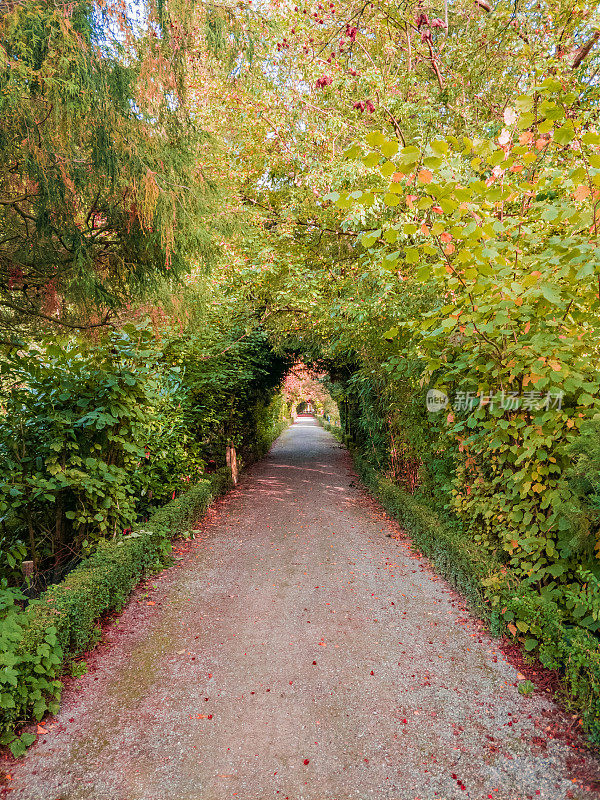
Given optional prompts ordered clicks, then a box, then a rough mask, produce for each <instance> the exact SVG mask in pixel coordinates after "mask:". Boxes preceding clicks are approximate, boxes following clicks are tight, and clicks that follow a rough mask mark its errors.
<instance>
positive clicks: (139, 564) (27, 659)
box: [0, 469, 232, 755]
mask: <svg viewBox="0 0 600 800" xmlns="http://www.w3.org/2000/svg"><path fill="white" fill-rule="evenodd" d="M231 485H232V484H231V475H230V473H229V471H228V470H227V469H221V470H219V471H218V472H217V473H215V474H214V475H212V476H211V478H210V479H209V480H202V481H200V482H199V483H198V484H197V485H196V486H194V487H193V488H191V489H190V490H189V491H188V492H186V493H185V494H183V495H181V497H178V498H177V499H176V500H173V501H172V502H171V503H168V504H167V505H166V506H164V507H163V508H161V509H159V510H158V511H157V512H156V513H155V514H154V515H153V516H152V517H151V518H150V520H149V521H148V522H147V523H146V524H145V525H144V527H143V528H141V527H140V528H137V529H136V530H134V531H133V532H132V533H130V534H129V535H126V536H118V537H116V538H115V539H112V540H108V541H102V542H100V543H99V545H98V549H97V550H96V551H95V552H94V554H93V555H92V556H90V558H88V559H86V560H85V561H84V562H82V563H81V564H80V565H79V566H78V567H77V568H76V569H74V570H73V571H72V572H70V573H69V575H68V576H67V577H66V579H65V580H64V581H62V582H61V583H59V584H57V585H56V586H52V587H51V588H50V589H48V590H47V591H46V592H45V593H44V594H43V595H42V596H41V597H40V599H39V600H36V601H34V602H32V603H30V605H29V606H28V607H27V609H26V610H25V611H21V610H20V609H19V607H18V606H17V605H15V604H14V603H13V604H12V605H9V606H8V608H7V609H5V613H4V615H3V616H2V618H1V619H0V709H1V711H2V717H1V718H0V734H1V735H0V743H2V744H8V745H9V746H10V747H11V749H12V751H13V753H14V754H15V755H20V754H21V753H22V752H24V750H25V748H26V746H27V745H28V744H30V743H31V741H30V737H29V735H27V734H26V735H25V739H23V736H21V737H17V736H16V734H15V732H14V729H15V727H16V726H18V725H19V724H21V723H23V722H25V721H27V720H29V719H31V718H34V719H37V720H40V719H42V717H43V716H44V714H46V713H47V712H48V711H50V712H51V713H54V712H55V711H56V710H57V709H58V701H59V699H60V692H61V683H60V680H59V676H60V674H61V672H62V671H63V669H64V666H65V664H66V663H68V662H69V661H70V660H72V659H73V658H74V657H75V656H77V655H80V654H81V653H82V652H83V651H84V650H85V649H86V648H88V647H89V646H90V645H92V644H93V643H94V642H95V641H96V639H97V636H98V627H97V622H98V620H99V619H100V618H101V616H102V615H103V614H105V613H106V612H108V611H114V610H117V611H118V610H120V609H121V608H123V606H124V605H125V604H126V602H127V600H128V598H129V595H130V593H131V590H132V589H133V587H134V586H135V585H136V584H137V583H138V582H139V580H140V579H141V578H142V577H143V576H144V575H145V574H148V573H149V572H153V571H155V570H157V569H160V568H161V567H162V566H164V564H165V563H166V561H167V559H168V555H169V552H170V549H171V544H170V540H171V539H173V538H175V537H177V536H179V535H181V534H182V533H183V532H184V531H185V530H186V529H187V528H188V527H189V526H190V524H192V523H193V522H194V520H195V519H197V518H198V517H199V516H201V515H202V514H203V513H204V512H205V511H206V509H207V508H208V506H209V505H210V503H211V501H212V500H213V498H214V497H216V496H218V495H221V494H223V493H225V492H226V491H227V490H228V489H229V488H230V486H231ZM7 591H9V592H10V590H7ZM13 595H14V590H13ZM16 599H17V600H18V598H16Z"/></svg>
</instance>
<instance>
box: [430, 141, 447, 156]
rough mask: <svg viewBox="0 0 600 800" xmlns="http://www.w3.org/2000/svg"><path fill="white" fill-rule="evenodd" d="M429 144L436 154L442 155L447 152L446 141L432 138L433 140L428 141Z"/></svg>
mask: <svg viewBox="0 0 600 800" xmlns="http://www.w3.org/2000/svg"><path fill="white" fill-rule="evenodd" d="M429 146H430V147H431V149H432V150H433V152H434V153H435V154H436V155H438V156H443V155H445V154H446V153H447V152H448V142H444V141H440V140H434V141H433V142H430V143H429Z"/></svg>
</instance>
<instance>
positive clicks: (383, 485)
mask: <svg viewBox="0 0 600 800" xmlns="http://www.w3.org/2000/svg"><path fill="white" fill-rule="evenodd" d="M324 427H326V428H327V429H328V430H331V432H332V433H334V434H337V432H338V431H339V428H338V429H337V430H336V429H335V428H334V429H332V428H331V427H330V426H329V425H327V423H325V426H324ZM353 457H354V463H355V465H356V468H357V471H358V473H359V474H360V476H361V478H362V480H363V481H364V483H365V484H366V485H367V487H368V488H369V489H370V490H371V492H372V493H373V494H374V495H375V496H376V497H377V498H378V499H379V501H380V502H381V504H382V505H383V507H384V508H385V509H386V511H388V513H389V514H390V515H391V516H393V517H395V518H396V519H398V520H399V521H400V522H401V524H402V525H403V526H404V527H405V528H406V530H407V531H408V533H409V534H410V537H411V539H412V540H413V541H414V543H415V544H416V545H417V547H418V548H419V549H420V550H421V551H422V552H423V553H424V554H425V555H426V556H427V557H428V558H430V559H431V561H432V562H433V564H434V566H435V568H436V571H437V572H438V573H439V574H441V575H443V576H444V577H445V578H446V579H447V580H448V581H449V582H450V583H451V584H453V585H454V586H455V587H456V589H457V590H458V591H460V592H461V594H462V595H463V596H464V597H465V599H466V600H467V603H468V605H469V606H470V608H471V609H472V610H473V611H474V612H475V613H476V614H477V615H478V616H479V617H480V618H481V619H483V620H484V621H485V622H486V623H487V624H488V626H489V628H490V631H491V633H492V634H493V635H496V636H497V635H500V634H505V635H507V636H509V637H511V638H512V639H513V640H514V641H516V642H518V643H519V644H520V645H521V646H522V648H523V649H524V651H525V653H526V654H527V655H528V656H531V657H532V658H533V657H536V658H537V659H539V661H540V662H541V663H542V665H543V666H545V667H548V668H549V669H557V670H558V671H559V674H560V676H561V680H562V690H563V694H564V696H563V700H564V701H565V702H566V703H567V705H569V706H570V707H571V708H573V709H574V710H576V711H577V712H578V713H579V714H581V718H582V720H583V725H584V728H585V730H586V731H587V733H588V736H589V738H590V740H591V742H592V743H593V744H595V745H600V642H599V640H598V638H597V637H596V636H594V635H593V634H592V633H590V632H589V631H587V630H585V629H583V628H578V627H576V626H574V625H571V624H568V623H567V622H566V621H565V619H564V616H565V615H564V613H563V612H562V611H561V609H560V608H559V606H558V605H557V604H556V603H555V602H554V601H552V600H550V599H548V598H545V597H543V596H542V595H541V594H539V593H538V592H536V591H534V590H533V589H531V588H530V587H526V586H523V585H522V584H518V583H517V584H513V585H511V583H510V573H508V572H507V570H506V568H505V566H504V565H503V564H502V562H500V561H499V560H498V559H496V558H495V557H494V556H493V555H491V554H489V553H488V552H486V551H485V550H484V549H483V548H481V547H479V546H478V545H477V544H475V543H474V542H473V540H472V538H471V537H470V536H469V535H468V534H467V533H466V532H465V531H463V530H462V529H461V527H460V524H459V523H458V522H457V523H456V524H455V523H454V521H453V520H449V519H447V518H445V516H444V515H443V514H442V513H438V512H436V511H435V510H434V509H432V508H431V507H429V506H428V505H426V504H425V502H424V501H422V500H420V499H419V498H417V497H415V496H413V495H410V494H409V493H408V492H406V491H405V490H403V489H402V488H400V487H399V486H396V485H395V484H393V483H392V482H391V481H389V480H387V479H386V478H384V477H383V476H381V475H380V474H378V473H377V472H375V471H374V470H373V469H372V468H371V467H370V465H369V464H368V463H367V462H366V461H365V460H363V459H361V457H360V455H359V454H358V453H357V452H354V453H353ZM511 628H512V630H511ZM515 631H516V633H515Z"/></svg>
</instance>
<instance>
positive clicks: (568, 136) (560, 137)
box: [554, 121, 575, 145]
mask: <svg viewBox="0 0 600 800" xmlns="http://www.w3.org/2000/svg"><path fill="white" fill-rule="evenodd" d="M574 138H575V131H574V129H573V123H572V122H570V121H569V122H567V123H565V125H563V126H562V128H558V130H556V131H554V141H555V142H556V143H557V144H562V145H565V144H569V142H570V141H571V140H572V139H574Z"/></svg>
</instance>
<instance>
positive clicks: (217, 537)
mask: <svg viewBox="0 0 600 800" xmlns="http://www.w3.org/2000/svg"><path fill="white" fill-rule="evenodd" d="M386 534H391V535H392V538H390V537H389V536H386ZM105 640H106V642H105V644H104V645H101V646H100V647H99V648H97V649H96V650H95V651H94V652H93V653H92V654H91V655H90V658H89V659H88V664H89V666H90V670H89V672H88V674H87V675H85V676H84V677H83V678H80V679H78V680H74V681H72V682H71V683H70V685H69V686H68V687H67V690H66V691H65V694H64V701H63V706H62V709H61V711H60V713H59V714H58V715H57V717H56V718H55V719H54V720H53V721H50V722H47V723H45V725H44V730H46V731H47V734H46V735H42V736H40V739H39V741H38V743H37V744H36V745H35V746H34V747H33V748H32V749H31V750H30V751H29V753H28V754H27V756H26V758H24V759H23V760H22V761H21V762H20V763H19V764H18V766H17V767H16V769H15V770H14V771H13V773H12V781H11V785H12V786H13V787H14V789H13V791H12V792H11V793H10V795H9V796H10V798H11V800H84V799H85V800H226V799H227V800H228V799H229V798H239V800H267V799H268V798H269V799H270V798H273V799H274V800H277V799H278V798H279V800H354V798H356V799H360V800H368V799H369V798H373V800H384V798H385V800H417V798H418V800H432V799H433V798H444V800H459V799H460V800H464V799H465V798H470V799H471V800H486V799H487V798H493V800H526V799H528V798H533V800H537V798H552V799H553V800H554V798H557V799H559V798H560V800H563V798H565V799H566V798H573V799H574V800H584V799H585V800H589V798H598V797H600V794H598V793H595V792H593V791H591V790H588V789H586V788H585V785H586V783H589V781H590V780H591V778H590V776H591V775H593V774H594V771H596V774H597V763H596V762H595V761H594V759H593V758H592V757H591V756H589V755H586V754H585V753H583V752H582V751H581V750H580V749H577V748H576V747H575V746H573V744H572V743H571V744H570V743H569V742H568V741H566V740H564V739H563V738H561V737H557V736H555V735H552V732H553V731H559V730H560V729H561V726H564V724H565V715H564V714H563V713H562V712H561V711H559V710H558V709H556V708H555V707H554V706H553V705H552V704H551V703H550V702H549V701H548V700H547V699H546V698H545V697H543V696H540V695H534V696H532V697H523V696H521V695H520V694H519V693H518V691H517V683H518V678H517V672H516V670H515V668H513V667H512V666H510V665H509V664H508V663H506V661H505V660H504V657H503V655H502V652H501V651H500V649H499V647H498V645H497V643H496V642H494V640H492V639H490V638H489V637H488V636H487V635H486V634H484V633H482V630H481V627H480V626H479V625H478V624H477V622H476V621H475V620H472V619H471V618H470V617H469V615H468V614H467V613H466V612H465V609H464V607H463V605H462V604H461V602H460V598H459V597H458V596H457V595H456V594H455V593H454V592H453V591H452V590H451V589H450V587H449V586H448V585H447V584H446V583H445V582H444V581H443V580H441V579H439V578H437V577H436V576H435V575H434V574H433V573H432V572H431V570H430V568H429V565H428V563H427V561H426V560H425V559H423V558H420V557H419V556H418V554H415V553H414V551H412V550H411V547H410V542H409V541H408V540H407V539H406V538H405V537H403V536H402V535H401V533H400V531H399V529H398V527H397V526H396V524H395V523H394V522H391V521H390V520H388V519H387V517H386V516H385V514H384V513H383V512H382V510H381V508H380V507H379V506H378V505H377V504H376V503H374V502H373V501H372V500H370V499H368V498H367V497H366V495H365V493H364V491H363V490H362V489H361V488H360V487H359V486H357V483H356V477H355V475H354V473H353V471H352V466H351V462H350V459H349V456H348V453H347V451H346V450H344V449H343V448H341V447H340V446H339V445H338V444H337V442H336V441H335V440H334V438H333V437H332V436H331V435H330V434H329V433H327V432H325V431H324V430H323V429H322V428H320V427H319V426H317V425H316V424H315V423H314V422H313V421H312V420H309V419H303V420H301V421H299V422H297V423H296V424H295V425H293V426H292V427H291V428H289V429H288V430H287V431H286V432H285V433H284V434H283V436H281V438H280V439H279V440H278V441H277V443H276V444H275V446H274V447H273V449H272V451H271V453H270V455H269V456H268V457H267V458H266V459H265V460H264V461H263V462H261V463H260V464H258V465H257V466H256V467H254V469H252V470H251V471H250V472H249V473H248V474H247V475H246V476H245V477H244V478H243V480H242V483H241V484H240V485H239V486H238V488H237V489H236V490H234V491H233V492H232V493H230V495H228V496H227V498H225V499H224V500H223V501H221V502H220V503H219V504H218V505H217V507H216V509H215V510H214V511H213V512H212V513H211V514H210V515H209V517H208V519H207V520H206V521H205V522H204V523H203V525H202V527H201V530H200V535H199V537H198V538H197V539H196V540H194V541H193V542H190V543H189V544H186V545H182V546H181V547H180V548H179V551H178V563H177V565H176V566H174V567H173V568H171V569H169V570H166V571H165V572H164V573H162V574H161V575H160V576H158V577H157V578H155V579H154V580H152V581H150V582H147V583H146V585H145V587H142V588H140V589H138V590H137V592H136V593H135V595H134V597H133V599H132V601H131V602H130V604H129V605H128V607H127V608H126V609H125V610H124V612H123V613H122V614H121V616H120V619H119V620H118V621H117V622H116V623H115V624H111V625H110V626H107V628H106V630H105Z"/></svg>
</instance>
